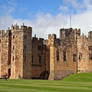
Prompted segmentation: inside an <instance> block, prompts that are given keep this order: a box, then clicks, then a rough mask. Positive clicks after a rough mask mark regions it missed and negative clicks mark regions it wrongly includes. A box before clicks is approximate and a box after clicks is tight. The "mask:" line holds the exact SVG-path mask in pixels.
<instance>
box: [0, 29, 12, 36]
mask: <svg viewBox="0 0 92 92" xmlns="http://www.w3.org/2000/svg"><path fill="white" fill-rule="evenodd" d="M9 32H10V30H0V36H6V35H9Z"/></svg>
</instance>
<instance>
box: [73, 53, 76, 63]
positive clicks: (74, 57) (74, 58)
mask: <svg viewBox="0 0 92 92" xmlns="http://www.w3.org/2000/svg"><path fill="white" fill-rule="evenodd" d="M73 62H76V54H73Z"/></svg>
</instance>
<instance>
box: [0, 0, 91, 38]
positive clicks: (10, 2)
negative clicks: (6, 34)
mask: <svg viewBox="0 0 92 92" xmlns="http://www.w3.org/2000/svg"><path fill="white" fill-rule="evenodd" d="M70 15H71V27H72V28H80V29H81V32H82V33H84V34H85V35H87V32H88V31H91V30H92V0H0V29H8V27H10V26H11V25H12V24H16V23H17V24H19V25H22V24H23V23H24V24H25V25H28V26H32V28H33V35H34V34H36V35H37V36H38V37H44V38H47V37H48V34H50V33H55V34H57V36H59V29H60V28H69V27H70Z"/></svg>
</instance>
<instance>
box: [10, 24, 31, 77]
mask: <svg viewBox="0 0 92 92" xmlns="http://www.w3.org/2000/svg"><path fill="white" fill-rule="evenodd" d="M11 34H12V36H11V78H12V79H18V78H26V79H29V78H31V71H32V67H31V57H32V27H27V26H24V25H22V26H21V28H19V26H18V25H17V24H16V25H15V26H12V29H11Z"/></svg>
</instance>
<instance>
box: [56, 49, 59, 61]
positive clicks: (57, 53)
mask: <svg viewBox="0 0 92 92" xmlns="http://www.w3.org/2000/svg"><path fill="white" fill-rule="evenodd" d="M56 59H57V61H59V51H56Z"/></svg>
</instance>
